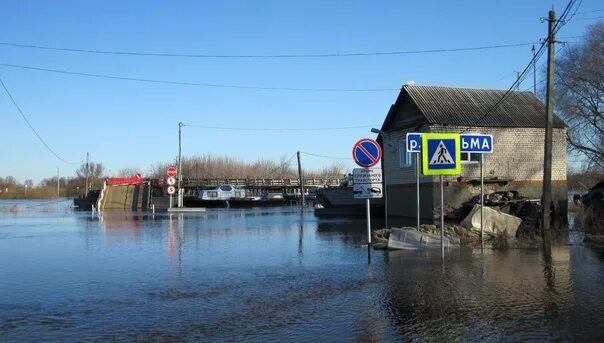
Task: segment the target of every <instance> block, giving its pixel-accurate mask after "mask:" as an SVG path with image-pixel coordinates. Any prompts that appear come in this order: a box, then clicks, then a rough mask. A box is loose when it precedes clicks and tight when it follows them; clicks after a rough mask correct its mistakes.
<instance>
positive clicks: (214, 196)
mask: <svg viewBox="0 0 604 343" xmlns="http://www.w3.org/2000/svg"><path fill="white" fill-rule="evenodd" d="M246 195H247V194H246V190H245V189H244V188H239V187H236V186H232V185H220V186H218V187H216V188H215V189H207V190H204V191H201V192H199V195H198V198H199V199H200V200H232V199H245V198H246Z"/></svg>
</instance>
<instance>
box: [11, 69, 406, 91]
mask: <svg viewBox="0 0 604 343" xmlns="http://www.w3.org/2000/svg"><path fill="white" fill-rule="evenodd" d="M0 66H3V67H9V68H19V69H27V70H36V71H44V72H50V73H58V74H66V75H77V76H86V77H94V78H101V79H111V80H121V81H136V82H147V83H156V84H168V85H179V86H196V87H211V88H234V89H248V90H269V91H303V92H386V91H395V90H400V88H297V87H264V86H242V85H229V84H217V83H199V82H184V81H171V80H157V79H145V78H137V77H125V76H114V75H105V74H93V73H82V72H75V71H67V70H60V69H50V68H40V67H32V66H24V65H19V64H9V63H0Z"/></svg>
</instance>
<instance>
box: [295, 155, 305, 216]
mask: <svg viewBox="0 0 604 343" xmlns="http://www.w3.org/2000/svg"><path fill="white" fill-rule="evenodd" d="M297 155H298V180H299V181H300V196H301V199H302V208H304V178H303V177H302V163H301V162H300V152H299V151H298V152H297Z"/></svg>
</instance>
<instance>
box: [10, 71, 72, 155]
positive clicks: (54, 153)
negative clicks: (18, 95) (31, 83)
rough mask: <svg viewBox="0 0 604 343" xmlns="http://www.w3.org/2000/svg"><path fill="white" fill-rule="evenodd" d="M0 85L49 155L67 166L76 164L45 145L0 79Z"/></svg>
mask: <svg viewBox="0 0 604 343" xmlns="http://www.w3.org/2000/svg"><path fill="white" fill-rule="evenodd" d="M0 84H2V88H4V91H5V92H6V95H8V97H9V98H10V100H11V101H12V103H13V105H14V106H15V108H16V109H17V111H19V113H20V114H21V117H22V118H23V120H24V121H25V123H26V124H27V126H29V128H30V129H31V131H32V132H33V133H34V134H35V135H36V137H37V138H38V140H39V141H40V142H41V143H42V145H44V146H45V147H46V149H47V150H48V151H50V153H52V154H53V155H54V156H55V157H56V158H57V159H59V160H60V161H62V162H64V163H67V164H78V162H70V161H67V160H65V159H63V158H62V157H61V156H59V155H58V154H57V153H56V152H55V151H54V150H53V149H52V148H51V147H50V146H49V145H48V144H47V143H46V141H44V139H43V138H42V137H41V136H40V134H38V131H36V129H35V128H34V127H33V125H31V123H30V122H29V119H27V116H26V115H25V113H23V111H22V110H21V107H20V106H19V104H17V102H16V101H15V98H13V95H12V94H11V93H10V91H9V90H8V88H7V87H6V84H4V81H3V80H2V78H0Z"/></svg>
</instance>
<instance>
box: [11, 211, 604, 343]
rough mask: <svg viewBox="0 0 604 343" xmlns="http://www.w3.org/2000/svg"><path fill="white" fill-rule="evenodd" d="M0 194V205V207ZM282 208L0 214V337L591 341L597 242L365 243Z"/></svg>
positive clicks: (600, 317)
mask: <svg viewBox="0 0 604 343" xmlns="http://www.w3.org/2000/svg"><path fill="white" fill-rule="evenodd" d="M1 208H2V204H0V209H1ZM365 239H366V238H365V223H364V222H363V221H359V222H356V221H347V220H336V219H330V220H319V219H317V218H315V217H314V216H313V214H312V213H305V214H303V215H302V214H300V212H299V211H298V210H297V209H296V208H292V207H282V208H263V209H246V210H234V209H230V210H223V209H217V210H207V211H206V212H204V213H193V214H172V215H169V214H163V215H157V214H156V215H155V216H152V215H141V214H140V213H139V214H136V213H134V214H133V213H129V212H107V213H104V214H102V215H101V216H97V215H94V216H93V215H91V214H90V213H74V212H71V211H66V210H65V209H59V208H56V207H52V208H47V209H46V208H40V209H37V210H24V211H15V212H7V211H0V270H1V271H2V277H1V278H0V290H2V291H1V292H0V341H3V342H4V341H7V342H10V341H18V342H39V341H62V342H81V341H93V342H94V341H98V342H106V341H170V342H195V341H207V342H216V341H221V342H235V341H245V342H267V341H288V342H289V341H294V342H300V341H313V342H317V341H318V342H334V341H338V342H359V341H361V342H366V341H377V342H384V341H399V340H402V341H409V340H414V341H453V340H459V341H480V342H483V341H594V340H599V339H600V338H601V337H602V336H603V335H604V294H603V292H602V286H601V285H602V281H603V280H604V250H601V249H598V248H596V247H590V246H584V245H582V244H581V243H580V240H581V239H580V235H579V234H578V233H576V232H570V234H569V233H568V232H567V233H565V234H563V235H562V236H561V237H559V239H558V243H557V245H556V246H555V248H554V249H553V254H552V260H551V262H546V260H545V259H544V258H543V254H542V253H541V251H540V250H519V249H515V250H507V251H493V250H488V249H487V250H484V251H483V252H481V251H480V250H459V249H457V250H452V251H449V252H448V253H447V255H446V262H445V263H444V264H442V263H441V260H440V251H414V252H409V251H394V252H382V251H375V252H374V253H373V258H372V261H371V264H368V263H367V253H366V247H365V246H364V244H365Z"/></svg>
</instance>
